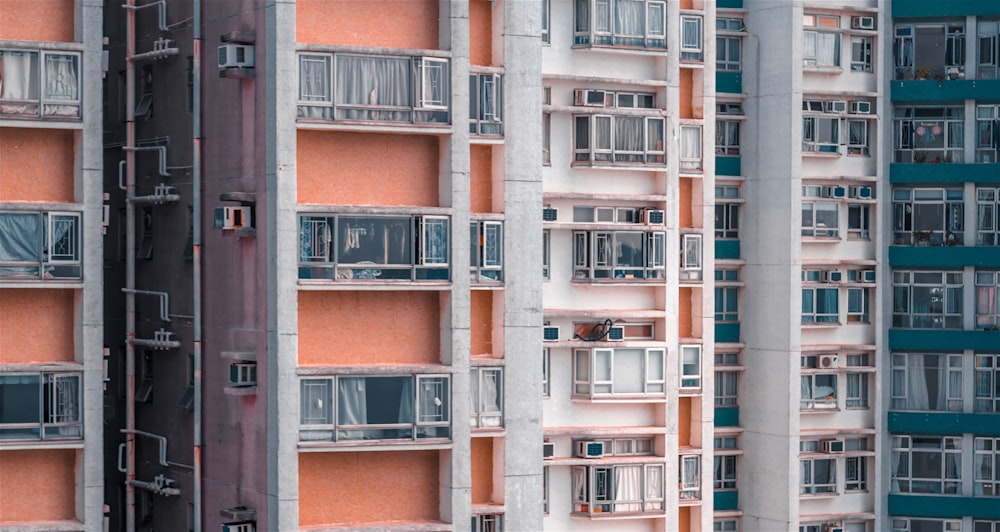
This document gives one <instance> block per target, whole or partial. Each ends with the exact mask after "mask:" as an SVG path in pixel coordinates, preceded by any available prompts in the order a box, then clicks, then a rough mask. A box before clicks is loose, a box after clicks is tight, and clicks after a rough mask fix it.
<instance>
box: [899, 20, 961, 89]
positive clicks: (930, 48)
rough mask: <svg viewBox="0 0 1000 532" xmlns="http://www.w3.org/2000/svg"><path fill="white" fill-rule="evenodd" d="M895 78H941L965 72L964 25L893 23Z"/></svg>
mask: <svg viewBox="0 0 1000 532" xmlns="http://www.w3.org/2000/svg"><path fill="white" fill-rule="evenodd" d="M895 35H896V42H895V43H894V46H893V56H894V57H895V62H896V79H945V78H947V77H950V76H952V75H954V76H956V77H957V76H959V75H962V74H963V73H964V72H965V25H963V24H960V23H959V24H955V23H949V24H920V25H909V24H907V25H902V26H896V30H895Z"/></svg>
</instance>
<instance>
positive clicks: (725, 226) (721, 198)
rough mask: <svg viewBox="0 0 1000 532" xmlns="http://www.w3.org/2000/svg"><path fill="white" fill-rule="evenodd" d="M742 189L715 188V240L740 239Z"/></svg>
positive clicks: (735, 187) (734, 186) (733, 187)
mask: <svg viewBox="0 0 1000 532" xmlns="http://www.w3.org/2000/svg"><path fill="white" fill-rule="evenodd" d="M739 197H740V187H739V186H736V185H724V186H716V187H715V238H717V239H718V238H739V237H740V205H739V203H737V202H735V201H734V200H738V199H739Z"/></svg>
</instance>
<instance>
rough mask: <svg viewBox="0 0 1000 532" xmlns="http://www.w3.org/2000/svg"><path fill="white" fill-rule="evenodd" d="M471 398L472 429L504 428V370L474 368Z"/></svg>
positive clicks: (472, 371)
mask: <svg viewBox="0 0 1000 532" xmlns="http://www.w3.org/2000/svg"><path fill="white" fill-rule="evenodd" d="M470 387H471V390H470V393H469V396H470V397H471V398H472V427H473V428H491V427H502V426H503V369H501V368H487V367H474V368H472V370H471V383H470Z"/></svg>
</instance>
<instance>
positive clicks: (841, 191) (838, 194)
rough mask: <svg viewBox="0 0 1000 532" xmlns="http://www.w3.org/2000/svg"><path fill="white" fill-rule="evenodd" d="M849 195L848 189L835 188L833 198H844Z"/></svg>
mask: <svg viewBox="0 0 1000 532" xmlns="http://www.w3.org/2000/svg"><path fill="white" fill-rule="evenodd" d="M846 195H847V189H846V188H844V187H842V186H836V187H833V197H835V198H843V197H844V196H846Z"/></svg>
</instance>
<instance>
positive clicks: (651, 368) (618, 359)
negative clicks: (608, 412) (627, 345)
mask: <svg viewBox="0 0 1000 532" xmlns="http://www.w3.org/2000/svg"><path fill="white" fill-rule="evenodd" d="M665 355H666V352H665V351H664V350H663V349H577V350H575V352H574V364H573V368H574V370H573V394H574V395H582V396H586V397H599V396H609V395H610V396H614V395H623V396H628V395H648V396H653V397H655V398H659V399H662V398H663V397H664V395H663V394H664V391H665V389H666V387H665V383H666V381H665V380H664V378H665V376H664V363H665V358H666V357H665Z"/></svg>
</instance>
